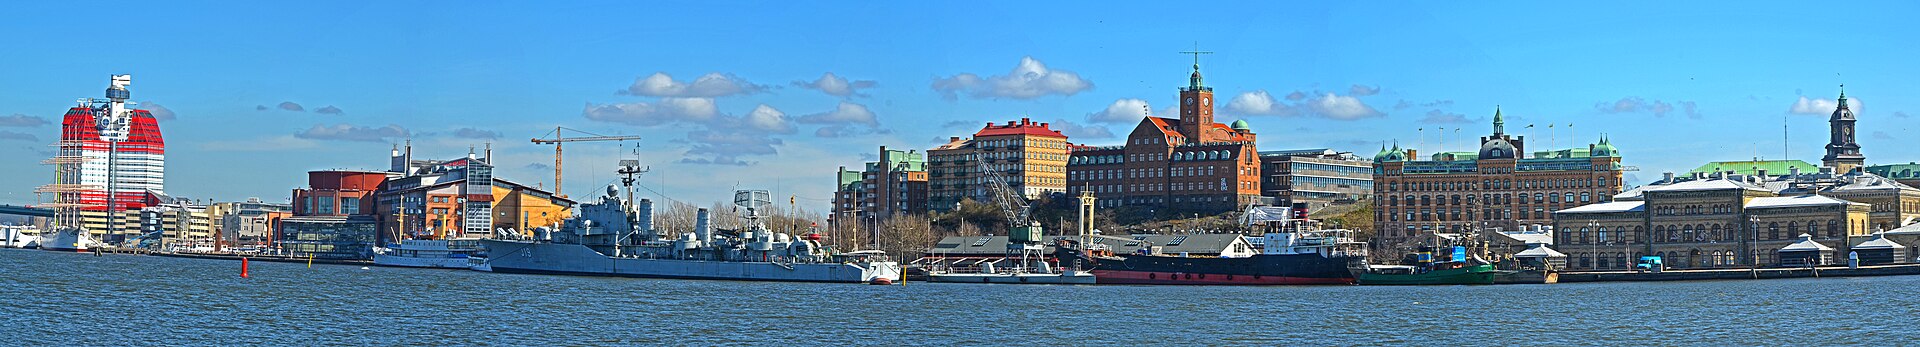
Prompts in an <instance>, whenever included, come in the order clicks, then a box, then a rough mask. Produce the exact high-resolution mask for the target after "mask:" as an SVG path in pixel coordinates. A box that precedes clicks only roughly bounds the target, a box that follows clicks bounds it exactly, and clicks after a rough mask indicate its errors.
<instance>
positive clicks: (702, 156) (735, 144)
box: [679, 127, 784, 166]
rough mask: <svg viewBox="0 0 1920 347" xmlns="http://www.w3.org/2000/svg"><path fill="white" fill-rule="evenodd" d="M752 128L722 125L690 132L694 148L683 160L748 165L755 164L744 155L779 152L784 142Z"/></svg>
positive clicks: (697, 162) (712, 163)
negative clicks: (717, 127) (776, 147)
mask: <svg viewBox="0 0 1920 347" xmlns="http://www.w3.org/2000/svg"><path fill="white" fill-rule="evenodd" d="M751 130H752V129H742V128H725V127H722V128H719V129H714V128H709V129H704V130H695V131H691V132H687V139H686V142H687V143H689V144H691V145H692V148H689V149H687V153H686V156H685V157H682V158H680V161H679V162H681V163H686V164H710V165H736V166H745V165H751V164H753V163H751V162H748V161H746V160H742V159H741V157H744V156H752V155H773V154H778V153H779V151H778V150H776V149H774V147H775V146H779V145H781V144H782V143H784V142H783V141H781V140H780V139H778V138H774V137H771V136H766V134H762V133H758V132H754V131H751Z"/></svg>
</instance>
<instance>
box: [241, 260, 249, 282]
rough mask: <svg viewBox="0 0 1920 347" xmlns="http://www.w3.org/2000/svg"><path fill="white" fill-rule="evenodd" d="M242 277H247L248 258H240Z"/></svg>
mask: <svg viewBox="0 0 1920 347" xmlns="http://www.w3.org/2000/svg"><path fill="white" fill-rule="evenodd" d="M240 278H248V277H247V258H240Z"/></svg>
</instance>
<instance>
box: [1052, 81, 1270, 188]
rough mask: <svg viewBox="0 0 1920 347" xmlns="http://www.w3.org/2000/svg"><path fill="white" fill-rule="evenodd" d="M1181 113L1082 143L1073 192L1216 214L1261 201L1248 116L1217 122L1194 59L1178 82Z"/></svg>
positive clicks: (1075, 158)
mask: <svg viewBox="0 0 1920 347" xmlns="http://www.w3.org/2000/svg"><path fill="white" fill-rule="evenodd" d="M1179 103H1180V118H1179V119H1173V118H1160V117H1151V116H1149V117H1146V118H1145V119H1141V120H1140V124H1139V125H1137V126H1135V127H1134V129H1133V132H1131V133H1128V134H1127V143H1126V144H1123V145H1119V146H1106V147H1087V146H1076V148H1074V150H1073V154H1072V157H1071V159H1070V160H1068V163H1067V190H1068V195H1078V194H1080V191H1081V190H1083V189H1084V190H1088V191H1092V192H1093V193H1094V195H1095V196H1097V197H1099V198H1100V200H1099V202H1098V203H1097V204H1098V207H1102V208H1113V207H1121V206H1134V207H1142V208H1146V209H1148V210H1151V211H1153V212H1154V213H1167V212H1172V213H1199V214H1216V213H1222V212H1227V211H1233V210H1237V209H1239V208H1240V207H1242V206H1245V205H1246V204H1249V203H1253V202H1255V201H1257V200H1259V199H1260V154H1259V153H1258V150H1257V149H1256V148H1255V147H1254V140H1255V136H1254V133H1253V130H1252V129H1250V128H1248V126H1247V123H1246V121H1235V122H1233V125H1232V126H1228V125H1226V124H1220V123H1215V122H1214V121H1213V115H1214V113H1213V106H1214V105H1213V88H1212V87H1207V86H1205V85H1204V84H1201V80H1200V65H1199V64H1194V66H1193V74H1192V76H1191V78H1190V80H1189V81H1188V84H1187V87H1185V88H1180V98H1179Z"/></svg>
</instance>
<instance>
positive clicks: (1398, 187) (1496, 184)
mask: <svg viewBox="0 0 1920 347" xmlns="http://www.w3.org/2000/svg"><path fill="white" fill-rule="evenodd" d="M1592 187H1609V185H1608V179H1607V178H1595V179H1592V180H1587V179H1571V178H1567V179H1523V180H1493V179H1483V180H1480V183H1479V184H1477V185H1476V184H1474V183H1473V182H1471V181H1444V182H1390V183H1387V185H1386V188H1387V191H1389V192H1395V191H1402V190H1403V189H1402V188H1405V189H1404V190H1405V191H1416V192H1418V191H1456V190H1474V189H1482V190H1506V189H1561V188H1592Z"/></svg>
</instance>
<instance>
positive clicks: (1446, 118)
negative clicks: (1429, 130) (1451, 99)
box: [1420, 110, 1478, 124]
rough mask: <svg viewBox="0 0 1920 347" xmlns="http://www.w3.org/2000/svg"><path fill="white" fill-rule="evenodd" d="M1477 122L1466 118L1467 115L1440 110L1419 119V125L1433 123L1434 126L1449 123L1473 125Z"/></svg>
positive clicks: (1432, 111)
mask: <svg viewBox="0 0 1920 347" xmlns="http://www.w3.org/2000/svg"><path fill="white" fill-rule="evenodd" d="M1477 121H1478V120H1476V119H1470V118H1467V115H1464V114H1459V113H1452V112H1446V111H1441V110H1430V111H1427V116H1426V117H1422V118H1420V122H1421V123H1435V124H1449V123H1451V124H1462V123H1474V122H1477Z"/></svg>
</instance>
